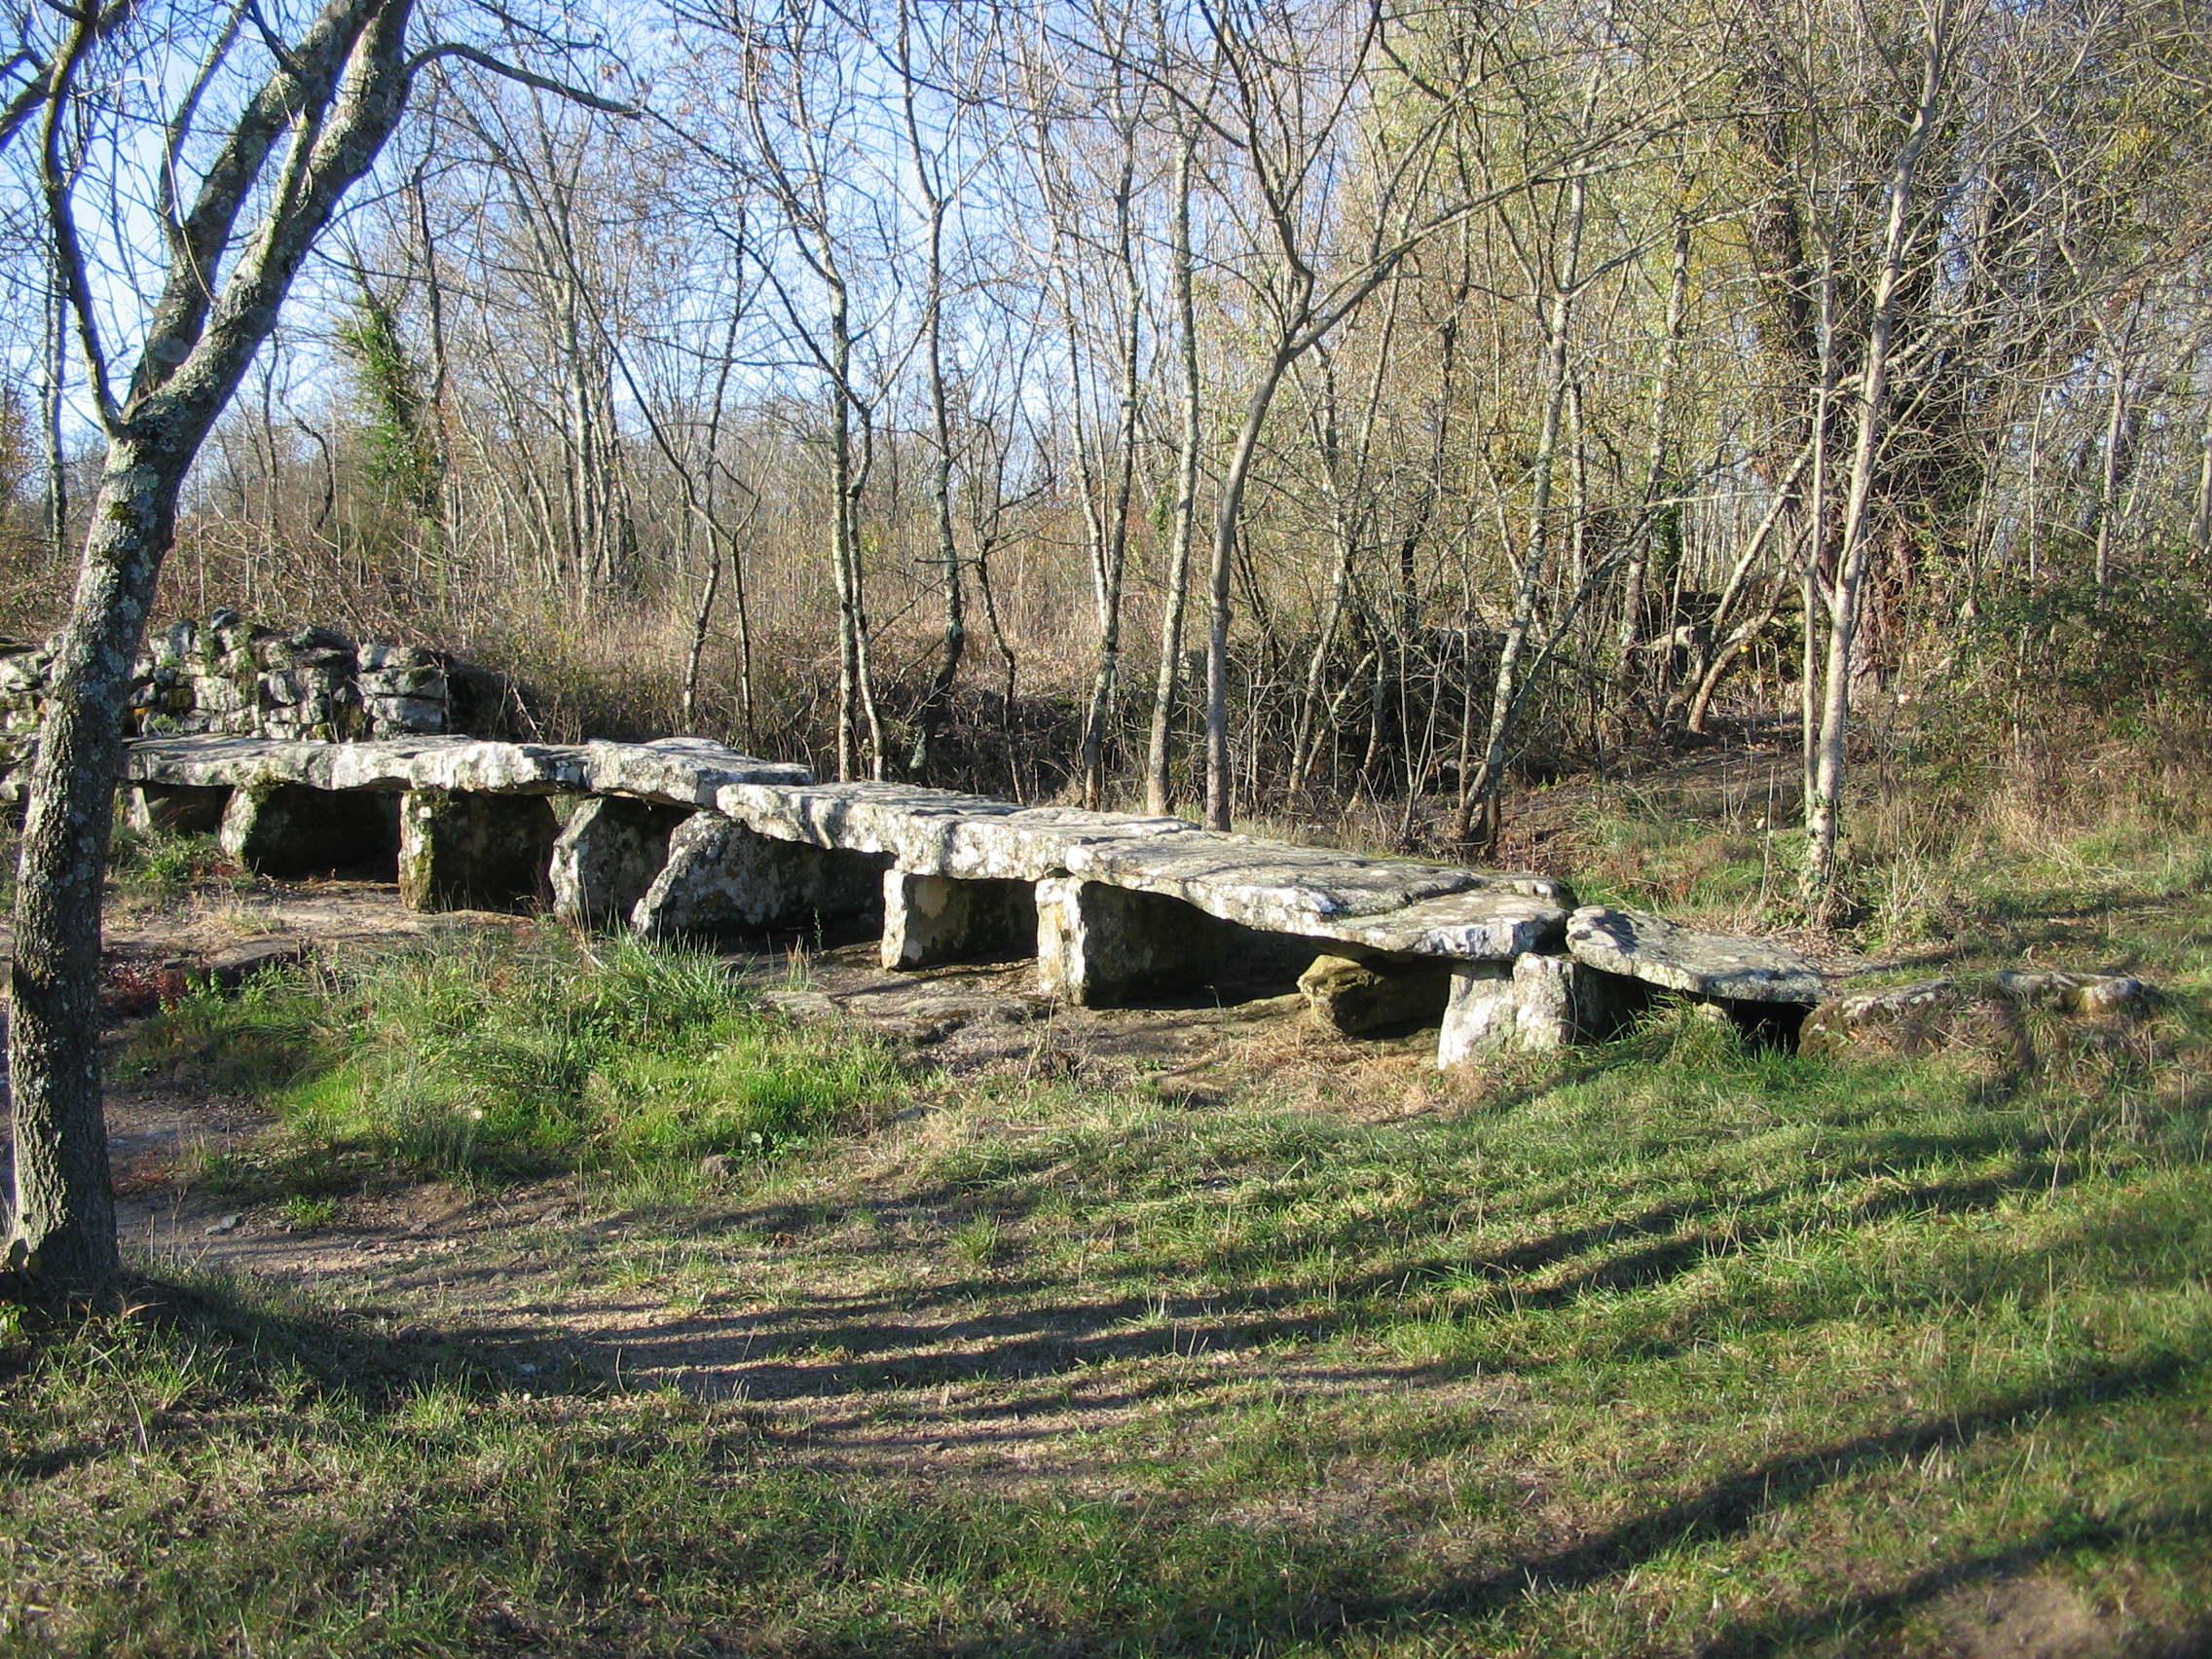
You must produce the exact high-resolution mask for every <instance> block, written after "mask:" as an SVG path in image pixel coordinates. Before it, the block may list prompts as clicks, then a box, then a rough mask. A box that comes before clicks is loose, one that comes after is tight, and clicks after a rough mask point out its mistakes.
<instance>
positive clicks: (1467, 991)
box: [1436, 951, 1650, 1067]
mask: <svg viewBox="0 0 2212 1659" xmlns="http://www.w3.org/2000/svg"><path fill="white" fill-rule="evenodd" d="M1649 1000H1650V993H1649V990H1648V988H1647V987H1646V986H1645V985H1644V984H1643V983H1642V982H1641V981H1640V980H1637V979H1631V978H1627V977H1623V976H1621V975H1618V974H1610V973H1607V972H1605V971H1604V969H1601V968H1593V967H1591V966H1590V965H1589V964H1588V963H1585V962H1578V961H1576V960H1575V959H1574V958H1572V957H1569V956H1555V955H1546V954H1544V953H1542V952H1539V951H1530V953H1528V954H1527V955H1525V956H1522V957H1520V958H1518V959H1517V960H1515V961H1513V962H1511V963H1505V962H1465V963H1454V964H1453V966H1452V997H1451V1001H1450V1003H1449V1005H1448V1006H1447V1007H1446V1009H1445V1011H1444V1024H1443V1029H1442V1030H1441V1031H1439V1032H1438V1034H1437V1045H1436V1063H1437V1064H1438V1065H1439V1066H1444V1067H1449V1066H1454V1065H1458V1064H1460V1063H1462V1062H1464V1061H1467V1060H1471V1059H1474V1058H1476V1057H1478V1056H1479V1055H1481V1054H1483V1053H1485V1052H1487V1051H1495V1050H1499V1049H1508V1048H1514V1049H1532V1050H1549V1049H1559V1048H1564V1047H1566V1046H1567V1045H1569V1044H1572V1043H1594V1042H1602V1041H1603V1040H1604V1039H1605V1038H1607V1037H1610V1036H1612V1035H1614V1033H1616V1032H1617V1031H1619V1030H1620V1029H1621V1027H1622V1026H1624V1025H1625V1024H1627V1023H1628V1022H1629V1021H1630V1020H1631V1019H1633V1018H1634V1017H1635V1016H1636V1015H1637V1014H1639V1013H1640V1012H1641V1010H1642V1009H1643V1008H1644V1007H1645V1006H1646V1004H1647V1003H1648V1002H1649Z"/></svg>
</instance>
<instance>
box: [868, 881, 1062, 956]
mask: <svg viewBox="0 0 2212 1659" xmlns="http://www.w3.org/2000/svg"><path fill="white" fill-rule="evenodd" d="M1036 953H1037V901H1036V894H1035V890H1034V888H1033V887H1032V886H1031V884H1030V883H1028V882H1026V881H958V880H954V879H953V878H952V877H950V876H944V875H915V874H913V873H911V872H909V871H907V870H903V869H887V870H885V871H884V872H883V965H884V967H886V968H890V969H901V968H932V967H935V966H937V965H938V964H940V963H944V962H1003V961H1006V960H1007V959H1009V958H1011V957H1017V956H1034V955H1035V954H1036Z"/></svg>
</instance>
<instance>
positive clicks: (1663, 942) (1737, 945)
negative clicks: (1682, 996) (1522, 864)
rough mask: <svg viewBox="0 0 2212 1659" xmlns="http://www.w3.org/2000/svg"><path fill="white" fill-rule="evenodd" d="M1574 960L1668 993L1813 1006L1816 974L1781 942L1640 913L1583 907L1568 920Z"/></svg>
mask: <svg viewBox="0 0 2212 1659" xmlns="http://www.w3.org/2000/svg"><path fill="white" fill-rule="evenodd" d="M1567 951H1568V953H1569V954H1571V955H1572V956H1573V957H1574V959H1575V960H1576V961H1578V962H1584V963H1587V964H1589V966H1591V967H1593V968H1598V969H1603V970H1604V972H1606V973H1608V974H1620V975H1625V976H1626V977H1629V978H1632V979H1641V980H1642V981H1643V982H1644V983H1645V984H1649V985H1658V986H1660V987H1662V988H1663V989H1666V990H1670V991H1683V992H1686V993H1688V994H1689V995H1691V996H1696V997H1720V998H1726V999H1728V1000H1729V1001H1733V1002H1771V1003H1799V1004H1804V1003H1812V1002H1817V1001H1818V1000H1819V999H1820V995H1821V989H1822V985H1823V980H1822V977H1821V971H1820V969H1818V968H1817V967H1815V966H1814V965H1813V964H1812V963H1811V962H1810V961H1808V960H1807V959H1806V958H1805V957H1803V956H1801V955H1799V954H1798V953H1797V952H1796V951H1794V950H1791V949H1790V948H1789V947H1788V945H1786V944H1778V943H1776V942H1775V941H1773V940H1762V939H1743V938H1739V937H1736V936H1734V935H1730V934H1710V933H1697V932H1694V931H1692V930H1691V929H1689V928H1678V927H1677V926H1675V924H1674V923H1672V922H1669V921H1666V920H1663V919H1662V918H1660V917H1658V916H1654V915H1650V914H1647V913H1646V912H1644V911H1641V910H1615V909H1612V908H1609V907H1608V906H1606V905H1604V904H1589V905H1585V906H1584V907H1583V908H1581V909H1579V910H1577V911H1575V912H1574V914H1573V916H1572V917H1570V918H1569V919H1568V921H1567Z"/></svg>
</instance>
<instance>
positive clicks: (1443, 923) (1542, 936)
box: [1305, 877, 1567, 962]
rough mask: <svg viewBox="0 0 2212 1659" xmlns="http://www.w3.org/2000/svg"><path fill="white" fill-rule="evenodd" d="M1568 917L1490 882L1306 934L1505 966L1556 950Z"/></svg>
mask: <svg viewBox="0 0 2212 1659" xmlns="http://www.w3.org/2000/svg"><path fill="white" fill-rule="evenodd" d="M1504 879H1505V880H1506V881H1511V880H1514V879H1518V878H1514V877H1507V878H1504ZM1305 931H1306V932H1308V933H1309V934H1310V935H1311V936H1312V937H1314V938H1316V939H1335V940H1344V941H1345V942H1346V943H1347V944H1360V945H1365V946H1366V947H1367V948H1368V949H1370V950H1383V951H1390V952H1393V953H1397V954H1401V955H1406V956H1443V957H1452V958H1455V959H1457V960H1460V961H1467V962H1505V961H1510V960H1511V959H1512V958H1514V957H1516V956H1520V955H1523V954H1525V953H1527V952H1529V951H1531V950H1556V949H1557V948H1558V947H1559V944H1560V941H1561V940H1563V939H1564V938H1565V937H1566V934H1567V906H1566V905H1565V904H1561V903H1555V902H1553V901H1552V900H1550V899H1546V898H1543V897H1541V896H1539V895H1534V894H1529V893H1523V892H1521V891H1519V890H1518V889H1516V888H1514V887H1512V886H1509V885H1500V886H1494V887H1493V886H1490V885H1488V884H1487V878H1486V884H1485V885H1483V886H1479V887H1473V888H1470V889H1468V890H1467V891H1465V892H1463V893H1448V894H1446V895H1444V896H1443V897H1442V898H1439V899H1426V900H1423V901H1421V902H1420V903H1418V904H1408V905H1407V906H1406V907H1405V908H1404V909H1402V910H1392V911H1388V912H1386V913H1385V914H1383V915H1380V916H1352V917H1349V918H1335V919H1330V920H1326V921H1318V922H1315V923H1313V924H1312V925H1311V926H1310V927H1309V928H1308V929H1306V930H1305Z"/></svg>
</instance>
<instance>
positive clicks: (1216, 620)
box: [1206, 347, 1296, 830]
mask: <svg viewBox="0 0 2212 1659" xmlns="http://www.w3.org/2000/svg"><path fill="white" fill-rule="evenodd" d="M1295 357H1296V352H1295V351H1294V350H1290V349H1288V348H1285V347H1278V348H1277V349H1276V350H1275V353H1274V355H1273V356H1272V357H1271V358H1270V359H1269V361H1268V368H1267V372H1266V373H1265V374H1264V375H1262V376H1261V377H1260V384H1259V385H1258V386H1257V387H1253V389H1252V396H1251V398H1250V400H1249V401H1248V402H1247V403H1246V405H1245V408H1244V424H1243V425H1242V426H1241V427H1239V428H1238V430H1237V433H1236V447H1235V450H1234V451H1232V452H1231V454H1230V460H1229V471H1228V472H1227V473H1226V474H1225V475H1224V476H1223V478H1222V481H1221V504H1220V506H1219V507H1218V509H1217V510H1216V511H1215V514H1214V523H1213V566H1212V572H1211V574H1212V580H1211V584H1210V587H1209V590H1208V591H1209V595H1210V599H1211V604H1210V606H1209V608H1208V611H1207V617H1206V828H1207V829H1209V830H1228V829H1229V828H1230V825H1231V819H1232V815H1233V811H1234V807H1233V799H1234V796H1235V789H1236V777H1235V770H1234V769H1233V767H1232V764H1231V761H1230V754H1229V617H1230V585H1231V581H1232V579H1233V577H1234V575H1235V568H1236V538H1237V535H1239V534H1240V532H1241V531H1242V529H1243V523H1244V488H1245V486H1246V485H1247V484H1248V483H1250V482H1251V477H1252V461H1253V458H1254V457H1255V456H1257V455H1258V454H1259V449H1260V434H1261V432H1262V431H1263V430H1264V429H1265V428H1266V426H1267V424H1268V410H1269V408H1270V406H1271V405H1272V403H1273V402H1274V396H1275V387H1278V386H1280V385H1281V384H1282V377H1283V373H1284V371H1285V370H1287V369H1288V368H1289V367H1290V365H1291V363H1292V362H1293V361H1294V360H1295Z"/></svg>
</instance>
